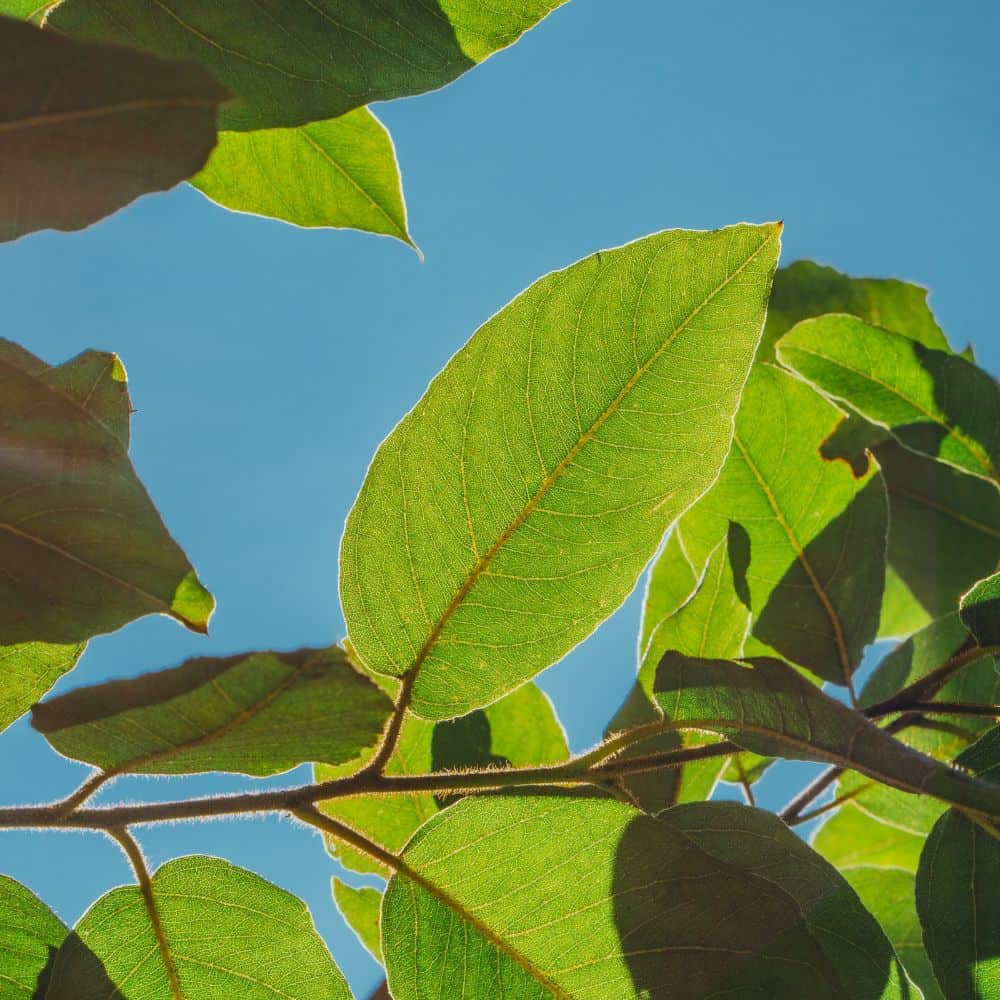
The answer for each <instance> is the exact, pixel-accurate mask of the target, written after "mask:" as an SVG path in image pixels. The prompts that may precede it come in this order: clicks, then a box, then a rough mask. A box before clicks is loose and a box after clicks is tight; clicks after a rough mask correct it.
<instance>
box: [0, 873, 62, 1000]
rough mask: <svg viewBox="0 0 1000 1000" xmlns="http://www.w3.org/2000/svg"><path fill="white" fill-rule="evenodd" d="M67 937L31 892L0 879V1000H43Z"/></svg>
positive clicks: (12, 882)
mask: <svg viewBox="0 0 1000 1000" xmlns="http://www.w3.org/2000/svg"><path fill="white" fill-rule="evenodd" d="M68 933H69V932H68V930H67V929H66V927H65V926H63V923H62V921H61V920H60V919H59V918H58V917H57V916H56V915H55V914H54V913H53V912H52V911H51V910H50V909H49V908H48V907H47V906H46V905H45V904H44V903H43V902H42V901H41V900H40V899H39V898H38V897H37V896H36V895H35V894H34V893H33V892H31V890H30V889H26V888H25V887H24V886H23V885H21V884H20V883H19V882H15V881H14V880H13V879H12V878H7V877H6V876H5V875H0V1000H42V998H43V997H44V996H45V990H46V986H47V984H48V979H49V972H50V970H51V966H52V960H53V959H54V958H55V954H56V951H57V950H58V949H59V946H60V945H61V944H62V943H63V940H64V939H65V937H66V935H67V934H68Z"/></svg>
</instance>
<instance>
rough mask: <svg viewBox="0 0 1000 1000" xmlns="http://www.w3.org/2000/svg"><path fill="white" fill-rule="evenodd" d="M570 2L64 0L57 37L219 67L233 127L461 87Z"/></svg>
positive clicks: (330, 114) (317, 116)
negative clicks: (462, 79) (232, 99)
mask: <svg viewBox="0 0 1000 1000" xmlns="http://www.w3.org/2000/svg"><path fill="white" fill-rule="evenodd" d="M564 2H565V0H508V2H506V3H504V4H502V5H498V4H482V3H480V2H479V0H434V2H433V3H426V2H423V0H389V2H382V3H378V4H372V3H370V2H367V0H311V2H309V3H301V2H296V3H290V2H287V0H264V2H263V3H261V2H259V0H224V2H216V3H212V4H205V3H203V2H201V0H169V2H164V0H64V2H63V3H61V4H60V5H59V6H58V7H56V8H55V9H54V10H53V11H52V12H51V13H50V14H49V16H48V19H47V21H46V24H47V25H48V26H49V27H51V28H54V29H55V30H56V31H60V32H64V33H66V34H68V35H73V36H76V37H81V38H97V39H101V40H102V41H110V42H120V43H122V44H125V45H134V46H137V47H139V48H142V49H146V50H148V51H150V52H155V53H156V54H157V55H161V56H167V57H171V58H182V59H192V60H194V61H196V62H200V63H202V64H203V65H205V66H206V67H208V68H209V69H210V70H211V71H212V73H214V74H215V76H217V77H218V78H219V79H220V80H221V81H222V82H223V83H224V84H225V85H226V86H227V87H229V89H230V90H232V91H233V93H234V94H236V96H237V97H238V98H239V99H240V101H239V103H238V104H237V105H236V106H235V107H233V108H229V109H227V110H226V111H225V112H224V114H223V116H222V124H223V127H225V128H238V129H260V128H271V127H274V126H285V125H302V124H305V123H306V122H310V121H319V120H323V119H326V118H335V117H337V116H338V115H342V114H344V113H345V112H347V111H351V110H353V109H354V108H358V107H361V106H362V105H364V104H370V103H371V102H372V101H386V100H389V99H391V98H393V97H402V96H405V95H407V94H420V93H423V92H424V91H427V90H434V89H436V88H437V87H441V86H444V84H446V83H450V82H451V81H452V80H454V79H455V78H456V77H458V76H461V74H462V73H464V72H466V71H467V70H469V69H471V68H472V67H473V66H475V65H476V64H477V63H480V62H482V61H483V60H484V59H486V58H487V57H488V56H489V55H490V54H492V53H493V52H496V51H497V50H498V49H502V48H506V47H507V46H508V45H511V44H513V43H514V42H516V41H517V39H518V38H519V37H520V36H521V35H522V34H523V33H524V32H525V31H527V30H528V29H529V28H531V27H533V26H534V25H535V24H536V23H537V22H538V21H540V20H541V19H542V18H543V17H545V16H546V14H548V13H549V12H550V11H552V10H554V9H555V8H556V7H559V6H560V5H561V4H562V3H564Z"/></svg>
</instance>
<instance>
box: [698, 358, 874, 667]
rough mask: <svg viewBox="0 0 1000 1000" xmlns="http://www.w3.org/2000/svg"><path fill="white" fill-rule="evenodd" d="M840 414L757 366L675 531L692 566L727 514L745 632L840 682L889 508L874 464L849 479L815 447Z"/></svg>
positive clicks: (855, 647)
mask: <svg viewBox="0 0 1000 1000" xmlns="http://www.w3.org/2000/svg"><path fill="white" fill-rule="evenodd" d="M840 416H841V414H840V413H839V411H838V410H836V408H835V407H833V406H832V405H831V404H829V403H828V402H826V400H824V399H823V398H822V397H820V396H819V395H818V394H817V393H815V392H813V391H812V389H810V388H809V387H808V386H807V385H805V384H803V383H802V382H801V381H800V380H798V379H796V378H794V377H793V376H791V375H789V374H787V373H786V372H783V371H781V370H780V369H777V368H775V367H773V366H771V365H758V366H756V367H755V368H754V371H753V373H752V374H751V376H750V380H749V382H748V383H747V387H746V391H745V392H744V394H743V400H742V402H741V404H740V411H739V414H738V416H737V418H736V437H735V440H734V444H733V449H732V451H731V452H730V455H729V459H728V460H727V462H726V464H725V466H724V468H723V470H722V473H721V474H720V476H719V479H718V481H717V482H716V483H715V485H714V486H713V487H712V489H711V490H710V491H709V492H708V493H707V494H706V495H705V496H704V497H703V498H702V499H701V500H700V501H699V502H698V503H697V504H696V505H695V506H694V507H693V508H692V509H691V510H690V511H689V512H688V513H687V514H685V515H684V518H683V520H682V521H681V525H680V530H681V534H682V537H683V539H684V545H685V549H686V551H687V553H688V555H689V556H690V558H691V560H692V562H693V563H694V564H696V565H697V564H698V563H699V562H701V561H702V560H703V559H704V558H707V554H708V553H709V552H710V551H711V550H712V549H714V548H715V546H716V545H717V544H718V542H719V540H720V539H722V538H724V537H726V535H727V533H728V532H730V530H731V529H730V524H731V522H736V523H737V524H738V525H739V526H740V528H742V530H743V537H744V541H745V543H747V547H748V549H749V552H748V554H747V555H746V556H744V558H743V563H744V566H743V570H742V574H741V575H742V576H743V577H744V578H745V580H744V584H743V585H744V586H745V588H746V593H747V596H748V598H749V604H750V608H751V612H752V615H753V619H752V623H751V626H750V629H751V634H752V636H753V637H754V638H755V639H756V640H758V641H759V642H760V643H762V644H764V646H765V647H770V648H771V650H773V651H776V652H777V653H779V654H780V655H781V656H782V657H784V658H785V659H788V660H790V661H791V662H793V663H797V664H800V665H801V666H804V667H807V668H808V669H809V670H811V671H812V672H813V673H815V674H816V675H817V676H818V677H821V678H823V679H824V680H829V681H833V682H834V683H838V684H844V683H846V682H847V680H848V679H849V678H850V676H851V674H852V672H853V671H854V670H855V669H856V667H857V666H858V664H859V663H860V661H861V656H862V653H863V651H864V648H865V646H866V645H867V644H868V643H870V642H871V641H872V640H873V639H874V638H875V633H876V630H877V627H878V607H879V603H880V601H881V598H882V587H883V578H884V572H885V545H886V534H887V517H888V514H887V509H886V508H887V504H886V497H885V488H884V486H883V484H882V480H881V477H880V475H879V471H878V468H877V466H875V465H874V464H872V465H871V466H870V467H869V468H868V469H867V470H866V472H865V474H864V475H863V476H861V477H860V478H857V477H855V475H854V474H853V473H852V471H851V470H850V469H849V468H848V467H847V466H845V465H843V464H842V463H840V462H827V461H825V460H824V459H823V458H822V456H821V455H820V453H819V444H820V442H821V441H823V440H824V438H826V437H827V435H828V434H829V432H830V430H831V429H832V428H833V427H834V426H835V425H836V423H837V421H838V420H839V419H840ZM747 651H748V652H749V651H751V650H750V647H748V648H747ZM754 651H755V652H756V650H754ZM761 651H762V652H763V651H766V648H765V649H764V650H761Z"/></svg>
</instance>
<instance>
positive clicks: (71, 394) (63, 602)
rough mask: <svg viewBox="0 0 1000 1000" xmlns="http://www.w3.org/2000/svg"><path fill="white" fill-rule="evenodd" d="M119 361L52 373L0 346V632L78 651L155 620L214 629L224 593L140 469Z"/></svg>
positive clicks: (80, 361)
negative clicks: (172, 530)
mask: <svg viewBox="0 0 1000 1000" xmlns="http://www.w3.org/2000/svg"><path fill="white" fill-rule="evenodd" d="M130 412H131V403H130V400H129V395H128V387H127V384H126V378H125V369H124V368H123V367H122V363H121V362H120V361H119V360H118V358H117V357H116V356H115V355H114V354H105V353H101V352H98V351H86V352H84V353H83V354H80V355H79V356H77V357H76V358H73V359H72V360H70V361H67V362H66V363H65V364H62V365H59V366H55V367H50V366H49V365H47V364H45V363H44V362H42V361H40V360H39V359H38V358H36V357H34V355H32V354H29V353H28V352H27V351H25V350H24V349H23V348H21V347H18V346H17V345H16V344H13V343H11V342H10V341H6V340H0V429H2V431H3V437H2V449H0V456H2V461H0V497H2V499H0V562H2V564H3V565H4V566H5V567H7V569H8V572H7V573H5V574H4V575H3V577H2V579H0V634H2V635H3V636H4V642H5V643H6V644H9V645H14V644H20V643H23V642H30V641H34V640H39V641H44V642H51V643H57V644H75V643H78V642H80V641H82V640H84V639H89V638H90V637H91V636H93V635H97V634H99V633H102V632H110V631H113V630H114V629H117V628H120V627H121V626H122V625H124V624H126V623H127V622H129V621H132V620H133V619H134V618H139V617H141V616H142V615H147V614H150V613H153V612H157V613H162V614H168V615H170V616H171V617H173V618H176V619H177V620H178V621H179V622H181V623H182V624H183V625H186V626H187V627H188V628H190V629H192V630H194V631H196V632H205V631H207V629H208V619H209V616H210V615H211V613H212V609H213V607H214V600H213V598H212V595H211V594H209V593H208V591H207V590H205V588H204V587H203V586H202V585H201V582H200V581H199V580H198V577H197V576H196V575H195V572H194V569H193V568H192V566H191V563H190V562H189V561H188V559H187V557H186V556H185V555H184V553H183V552H182V551H181V549H180V548H179V547H178V545H177V543H176V542H175V541H174V540H173V539H172V538H171V537H170V535H169V534H167V530H166V528H165V527H164V525H163V521H162V520H161V519H160V515H159V514H158V513H157V511H156V508H155V507H154V506H153V504H152V501H151V500H150V499H149V496H148V495H147V493H146V491H145V489H143V486H142V484H141V483H140V482H139V480H138V478H137V477H136V475H135V471H134V470H133V468H132V465H131V463H130V462H129V459H128V434H129V429H128V428H129V415H130Z"/></svg>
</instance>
